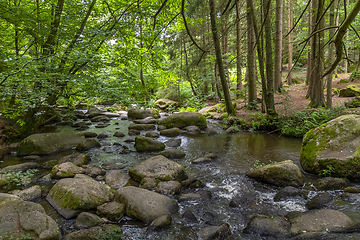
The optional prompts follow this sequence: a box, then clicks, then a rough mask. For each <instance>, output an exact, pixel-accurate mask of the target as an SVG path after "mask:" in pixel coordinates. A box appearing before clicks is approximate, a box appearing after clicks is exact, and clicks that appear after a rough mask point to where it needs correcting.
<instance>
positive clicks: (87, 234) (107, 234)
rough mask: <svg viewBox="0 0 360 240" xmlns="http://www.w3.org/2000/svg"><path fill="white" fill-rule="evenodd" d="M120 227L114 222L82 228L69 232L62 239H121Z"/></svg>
mask: <svg viewBox="0 0 360 240" xmlns="http://www.w3.org/2000/svg"><path fill="white" fill-rule="evenodd" d="M121 235H122V230H121V227H120V226H118V225H115V224H104V225H101V226H96V227H92V228H89V229H83V230H80V231H76V232H72V233H69V234H68V235H66V236H65V238H64V240H85V239H86V240H115V239H121Z"/></svg>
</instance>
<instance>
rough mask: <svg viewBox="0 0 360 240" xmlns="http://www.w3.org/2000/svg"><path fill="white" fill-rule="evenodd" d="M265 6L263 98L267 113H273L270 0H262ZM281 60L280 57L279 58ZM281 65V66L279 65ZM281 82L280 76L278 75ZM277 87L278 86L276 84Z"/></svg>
mask: <svg viewBox="0 0 360 240" xmlns="http://www.w3.org/2000/svg"><path fill="white" fill-rule="evenodd" d="M265 6H266V7H267V9H265V11H264V12H265V13H267V14H265V19H264V23H265V26H264V27H265V51H266V79H267V91H266V93H265V94H266V95H267V97H266V98H265V100H266V107H267V113H268V114H269V115H275V114H276V112H275V104H274V72H273V69H274V64H273V57H272V56H273V55H272V47H271V0H263V7H265ZM280 61H281V59H280ZM280 67H281V66H280ZM280 82H281V76H280ZM278 87H279V86H278Z"/></svg>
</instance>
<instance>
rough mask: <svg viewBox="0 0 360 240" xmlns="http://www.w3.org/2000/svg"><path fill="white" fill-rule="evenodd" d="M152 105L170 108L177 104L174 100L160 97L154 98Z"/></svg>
mask: <svg viewBox="0 0 360 240" xmlns="http://www.w3.org/2000/svg"><path fill="white" fill-rule="evenodd" d="M154 105H155V106H156V107H157V108H160V109H161V110H169V109H170V108H174V107H176V106H177V105H178V103H177V102H175V101H172V100H169V99H166V98H162V99H158V100H156V102H155V103H154Z"/></svg>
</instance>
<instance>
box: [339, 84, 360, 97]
mask: <svg viewBox="0 0 360 240" xmlns="http://www.w3.org/2000/svg"><path fill="white" fill-rule="evenodd" d="M359 95H360V89H359V88H358V87H357V86H355V85H353V84H351V85H348V86H346V87H345V88H343V89H340V92H339V97H355V96H359Z"/></svg>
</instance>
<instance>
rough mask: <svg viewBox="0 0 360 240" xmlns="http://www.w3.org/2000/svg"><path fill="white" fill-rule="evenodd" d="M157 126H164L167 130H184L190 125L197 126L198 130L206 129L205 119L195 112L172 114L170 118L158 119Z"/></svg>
mask: <svg viewBox="0 0 360 240" xmlns="http://www.w3.org/2000/svg"><path fill="white" fill-rule="evenodd" d="M158 124H159V125H164V126H166V127H167V128H173V127H177V128H184V127H187V126H192V125H195V126H198V127H199V128H200V129H204V128H206V127H207V122H206V118H205V117H204V116H203V115H201V114H200V113H195V112H183V113H174V114H173V115H171V116H168V117H166V118H163V119H160V120H159V121H158Z"/></svg>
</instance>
